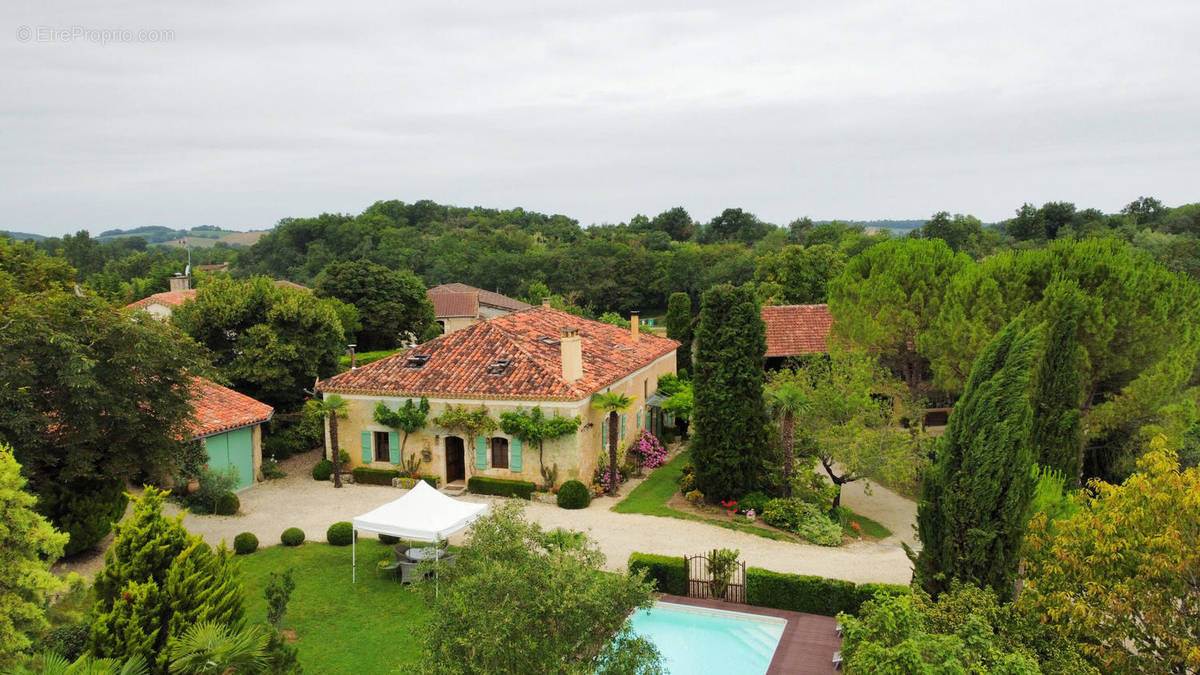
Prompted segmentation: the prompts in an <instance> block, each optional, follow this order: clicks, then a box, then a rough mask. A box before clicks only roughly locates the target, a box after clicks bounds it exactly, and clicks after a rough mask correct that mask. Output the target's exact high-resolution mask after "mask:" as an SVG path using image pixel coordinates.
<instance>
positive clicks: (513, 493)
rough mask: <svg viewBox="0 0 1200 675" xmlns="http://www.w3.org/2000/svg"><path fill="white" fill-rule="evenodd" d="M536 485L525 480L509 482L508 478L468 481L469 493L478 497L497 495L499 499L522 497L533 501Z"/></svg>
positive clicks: (478, 477)
mask: <svg viewBox="0 0 1200 675" xmlns="http://www.w3.org/2000/svg"><path fill="white" fill-rule="evenodd" d="M536 488H537V486H536V485H534V484H533V483H530V482H529V481H524V480H508V479H507V478H488V477H487V476H476V477H474V478H471V479H468V480H467V491H469V492H473V493H475V494H477V495H496V496H499V497H520V498H522V499H532V498H533V491H534V490H535V489H536Z"/></svg>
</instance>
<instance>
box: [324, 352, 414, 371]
mask: <svg viewBox="0 0 1200 675" xmlns="http://www.w3.org/2000/svg"><path fill="white" fill-rule="evenodd" d="M400 351H402V350H400V349H381V350H379V351H375V352H358V353H357V354H355V355H354V365H355V366H365V365H367V364H368V363H373V362H375V361H378V360H379V359H382V358H383V357H385V356H391V355H392V354H395V353H397V352H400ZM338 366H339V368H340V372H345V371H347V370H350V355H349V354H347V355H344V356H342V357H341V358H340V359H338Z"/></svg>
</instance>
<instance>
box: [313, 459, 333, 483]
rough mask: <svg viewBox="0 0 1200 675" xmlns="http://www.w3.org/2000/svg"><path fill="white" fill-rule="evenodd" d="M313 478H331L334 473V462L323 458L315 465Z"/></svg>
mask: <svg viewBox="0 0 1200 675" xmlns="http://www.w3.org/2000/svg"><path fill="white" fill-rule="evenodd" d="M312 473H313V480H329V477H330V476H332V475H333V462H331V461H329V460H327V459H323V460H321V461H319V462H317V463H316V464H314V465H313V472H312Z"/></svg>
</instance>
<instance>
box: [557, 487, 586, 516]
mask: <svg viewBox="0 0 1200 675" xmlns="http://www.w3.org/2000/svg"><path fill="white" fill-rule="evenodd" d="M556 501H557V503H558V507H559V508H562V509H586V508H587V506H588V504H591V503H592V493H591V492H589V491H588V489H587V486H586V485H584V484H583V483H580V482H579V481H577V480H569V481H567V482H565V483H563V484H562V487H560V488H558V497H557V498H556Z"/></svg>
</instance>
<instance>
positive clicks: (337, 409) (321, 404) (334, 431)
mask: <svg viewBox="0 0 1200 675" xmlns="http://www.w3.org/2000/svg"><path fill="white" fill-rule="evenodd" d="M313 410H314V412H315V414H317V415H320V416H321V417H327V418H328V419H329V443H330V445H331V446H332V447H330V449H329V450H330V452H329V455H330V460H331V461H332V462H333V487H335V488H340V487H342V456H341V455H342V452H341V449H340V448H338V422H337V421H338V418H339V417H340V418H343V419H345V417H346V415H347V414H348V410H347V404H346V399H344V398H342V397H341V396H338V395H337V394H330V395H329V396H326V397H325V398H324V399H322V400H320V401H317V404H316V405H315V406H313Z"/></svg>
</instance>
